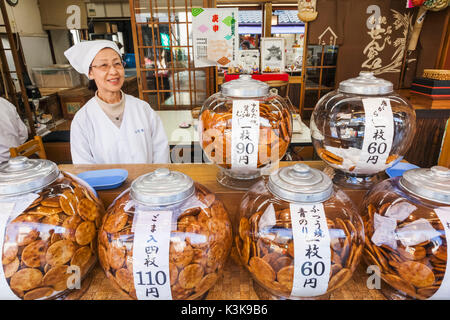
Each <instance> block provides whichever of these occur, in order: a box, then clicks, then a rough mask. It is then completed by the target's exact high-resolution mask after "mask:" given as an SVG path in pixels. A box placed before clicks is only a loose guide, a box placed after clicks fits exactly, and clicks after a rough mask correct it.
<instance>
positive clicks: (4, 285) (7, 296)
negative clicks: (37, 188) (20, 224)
mask: <svg viewBox="0 0 450 320" xmlns="http://www.w3.org/2000/svg"><path fill="white" fill-rule="evenodd" d="M38 197H39V195H37V194H35V193H29V194H26V195H24V196H20V197H10V198H4V199H0V254H1V255H2V254H3V246H4V244H5V243H4V242H5V233H6V226H7V224H8V223H9V221H10V220H13V219H15V218H16V217H17V216H19V215H20V214H21V213H22V212H24V211H25V210H26V208H28V207H29V206H30V205H31V204H32V203H33V201H34V200H36V199H37V198H38ZM1 255H0V256H1ZM0 299H1V300H20V298H19V297H18V296H16V294H15V293H14V292H13V291H12V290H11V288H10V286H9V284H8V282H7V281H6V278H5V273H4V270H3V264H2V265H1V266H0Z"/></svg>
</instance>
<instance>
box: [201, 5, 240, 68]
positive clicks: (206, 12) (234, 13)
mask: <svg viewBox="0 0 450 320" xmlns="http://www.w3.org/2000/svg"><path fill="white" fill-rule="evenodd" d="M237 20H238V9H237V8H192V34H193V46H194V65H195V67H196V68H201V67H211V66H219V67H227V66H228V65H230V64H235V63H237V59H238V50H239V34H238V21H237Z"/></svg>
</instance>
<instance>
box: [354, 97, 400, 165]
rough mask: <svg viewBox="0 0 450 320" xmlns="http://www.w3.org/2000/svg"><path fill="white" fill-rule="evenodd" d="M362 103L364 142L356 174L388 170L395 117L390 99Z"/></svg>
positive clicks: (376, 99) (377, 99)
mask: <svg viewBox="0 0 450 320" xmlns="http://www.w3.org/2000/svg"><path fill="white" fill-rule="evenodd" d="M362 102H363V105H364V112H365V115H366V123H365V129H364V141H363V147H362V150H361V154H360V156H359V160H358V163H357V165H356V168H355V169H354V172H355V173H362V174H370V173H373V172H374V171H383V170H384V169H385V168H386V159H387V158H388V156H389V153H390V152H391V148H392V141H393V138H394V117H393V115H392V109H391V102H390V101H389V99H383V98H368V99H363V100H362Z"/></svg>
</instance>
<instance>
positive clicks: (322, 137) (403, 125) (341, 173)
mask: <svg viewBox="0 0 450 320" xmlns="http://www.w3.org/2000/svg"><path fill="white" fill-rule="evenodd" d="M310 127H311V137H312V142H313V145H314V149H315V150H316V152H317V154H318V155H319V157H320V158H321V159H322V160H323V161H325V162H326V163H327V164H328V165H330V166H331V167H333V168H335V169H337V173H336V176H335V178H334V182H335V183H338V184H340V185H345V186H347V187H355V188H369V187H371V186H373V184H374V183H376V182H378V181H379V177H377V174H378V173H379V172H382V171H384V170H385V169H387V168H389V167H391V166H393V165H394V164H396V163H397V162H399V161H400V160H401V159H402V158H403V156H404V155H405V154H406V152H407V151H408V149H409V146H410V145H411V142H412V139H413V138H414V133H415V127H416V115H415V111H414V109H413V108H412V106H411V104H410V103H409V102H408V101H407V100H406V99H404V98H403V97H401V96H400V95H398V94H396V93H395V92H394V91H393V85H392V83H391V82H389V81H386V80H383V79H379V78H376V77H375V76H374V75H373V73H371V72H361V73H360V74H359V77H357V78H353V79H349V80H346V81H343V82H341V83H340V84H339V89H338V90H335V91H332V92H330V93H328V94H326V95H325V96H323V97H322V98H321V99H320V100H319V102H318V103H317V105H316V106H315V108H314V111H313V113H312V116H311V122H310Z"/></svg>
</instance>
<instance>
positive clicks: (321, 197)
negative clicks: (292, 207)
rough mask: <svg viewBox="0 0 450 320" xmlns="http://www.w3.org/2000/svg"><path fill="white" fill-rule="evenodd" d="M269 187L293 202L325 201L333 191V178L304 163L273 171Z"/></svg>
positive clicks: (281, 196) (271, 190)
mask: <svg viewBox="0 0 450 320" xmlns="http://www.w3.org/2000/svg"><path fill="white" fill-rule="evenodd" d="M267 187H268V188H269V190H270V192H272V193H273V194H274V195H276V196H277V197H279V198H281V199H283V200H286V201H293V202H324V201H326V200H328V199H329V198H330V197H331V195H332V193H333V182H332V181H331V179H330V178H329V177H328V176H327V175H326V174H325V173H323V172H322V171H320V170H317V169H313V168H311V167H309V166H308V165H306V164H303V163H297V164H295V165H293V166H290V167H284V168H281V169H279V170H277V171H276V172H274V173H272V174H271V175H270V177H269V183H268V185H267Z"/></svg>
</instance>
